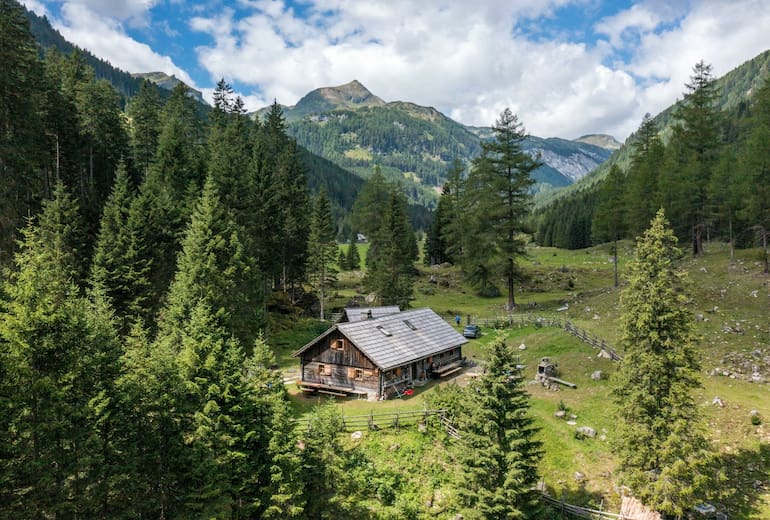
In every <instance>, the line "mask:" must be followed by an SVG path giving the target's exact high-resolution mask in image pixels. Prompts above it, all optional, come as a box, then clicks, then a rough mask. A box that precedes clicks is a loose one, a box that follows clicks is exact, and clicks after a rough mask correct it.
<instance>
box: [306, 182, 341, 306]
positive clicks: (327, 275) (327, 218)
mask: <svg viewBox="0 0 770 520" xmlns="http://www.w3.org/2000/svg"><path fill="white" fill-rule="evenodd" d="M334 235H335V233H334V220H333V218H332V210H331V205H330V204H329V198H328V197H327V196H326V192H325V191H323V190H321V192H320V193H319V194H318V196H317V197H316V200H315V205H314V207H313V217H312V220H311V221H310V241H309V248H310V255H309V257H310V258H309V266H308V271H309V274H310V280H311V283H312V284H313V286H314V287H315V290H316V292H317V294H318V301H319V303H320V306H321V309H320V319H321V320H323V319H324V307H325V304H326V298H327V297H328V296H329V290H330V289H331V288H332V287H333V286H334V283H335V282H336V272H335V271H334V267H333V265H332V264H333V263H334V261H335V260H336V259H337V256H338V255H337V242H336V241H335V240H334Z"/></svg>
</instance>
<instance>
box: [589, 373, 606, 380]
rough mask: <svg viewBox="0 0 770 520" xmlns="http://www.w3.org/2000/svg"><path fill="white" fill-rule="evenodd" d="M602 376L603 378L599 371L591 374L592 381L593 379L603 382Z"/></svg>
mask: <svg viewBox="0 0 770 520" xmlns="http://www.w3.org/2000/svg"><path fill="white" fill-rule="evenodd" d="M602 376H603V374H602V371H601V370H597V371H595V372H594V373H592V374H591V379H593V380H594V381H601V379H602Z"/></svg>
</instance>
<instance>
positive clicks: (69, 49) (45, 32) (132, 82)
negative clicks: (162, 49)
mask: <svg viewBox="0 0 770 520" xmlns="http://www.w3.org/2000/svg"><path fill="white" fill-rule="evenodd" d="M25 11H26V16H27V19H28V20H29V28H30V31H31V32H32V35H33V36H34V37H35V41H37V43H38V45H39V47H40V50H41V52H45V51H46V49H49V48H54V49H56V50H57V51H59V52H60V53H61V54H64V55H70V54H72V53H78V54H80V55H82V58H83V62H84V63H85V64H87V65H88V66H89V67H91V69H93V71H94V74H95V76H96V78H97V79H106V80H107V81H109V82H110V84H111V85H113V86H114V87H115V88H116V89H117V90H118V92H120V95H121V96H123V97H124V98H128V97H131V96H134V95H136V93H137V92H139V87H140V86H141V84H142V79H141V78H136V77H133V76H132V75H131V74H130V73H128V72H125V71H122V70H120V69H118V68H116V67H114V66H113V65H112V64H111V63H109V62H108V61H105V60H103V59H101V58H99V57H97V56H94V55H93V54H92V53H91V52H89V51H88V50H87V49H81V48H80V47H78V46H76V45H73V44H72V43H70V42H68V41H67V40H66V39H64V36H62V35H61V33H60V32H59V31H57V30H56V29H54V28H53V27H51V23H50V22H49V21H48V18H46V17H44V16H38V15H37V14H35V13H34V12H32V11H30V10H25Z"/></svg>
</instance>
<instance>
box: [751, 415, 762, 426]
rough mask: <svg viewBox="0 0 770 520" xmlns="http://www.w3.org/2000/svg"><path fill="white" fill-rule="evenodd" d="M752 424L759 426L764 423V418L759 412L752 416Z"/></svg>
mask: <svg viewBox="0 0 770 520" xmlns="http://www.w3.org/2000/svg"><path fill="white" fill-rule="evenodd" d="M751 424H753V425H754V426H759V425H760V424H762V418H761V417H760V416H759V414H754V415H752V416H751Z"/></svg>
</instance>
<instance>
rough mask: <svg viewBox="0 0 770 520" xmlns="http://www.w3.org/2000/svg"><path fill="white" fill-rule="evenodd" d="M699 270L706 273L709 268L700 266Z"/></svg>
mask: <svg viewBox="0 0 770 520" xmlns="http://www.w3.org/2000/svg"><path fill="white" fill-rule="evenodd" d="M700 272H701V273H708V272H709V270H708V269H706V268H705V267H701V268H700Z"/></svg>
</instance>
